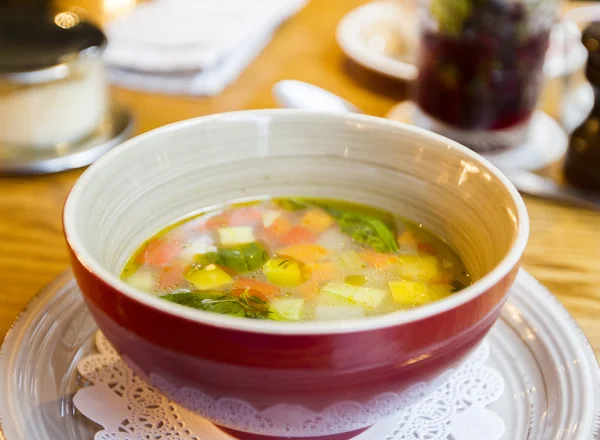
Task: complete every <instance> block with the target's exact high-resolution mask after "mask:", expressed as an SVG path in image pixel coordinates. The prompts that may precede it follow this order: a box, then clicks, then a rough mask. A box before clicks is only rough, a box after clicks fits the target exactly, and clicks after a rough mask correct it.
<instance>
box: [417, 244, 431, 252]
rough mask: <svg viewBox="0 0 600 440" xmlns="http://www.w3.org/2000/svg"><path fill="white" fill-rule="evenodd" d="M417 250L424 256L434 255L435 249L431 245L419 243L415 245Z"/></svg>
mask: <svg viewBox="0 0 600 440" xmlns="http://www.w3.org/2000/svg"><path fill="white" fill-rule="evenodd" d="M417 249H419V251H421V252H425V253H426V254H435V248H434V247H433V245H432V244H431V243H419V244H418V245H417Z"/></svg>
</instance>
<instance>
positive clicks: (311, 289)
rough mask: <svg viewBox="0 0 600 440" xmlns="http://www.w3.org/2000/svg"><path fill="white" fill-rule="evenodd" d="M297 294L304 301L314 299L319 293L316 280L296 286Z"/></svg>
mask: <svg viewBox="0 0 600 440" xmlns="http://www.w3.org/2000/svg"><path fill="white" fill-rule="evenodd" d="M298 292H299V293H300V295H302V296H303V297H304V299H307V300H311V299H314V298H316V296H317V295H318V293H319V282H318V281H317V280H309V281H307V282H306V283H304V284H301V285H299V286H298Z"/></svg>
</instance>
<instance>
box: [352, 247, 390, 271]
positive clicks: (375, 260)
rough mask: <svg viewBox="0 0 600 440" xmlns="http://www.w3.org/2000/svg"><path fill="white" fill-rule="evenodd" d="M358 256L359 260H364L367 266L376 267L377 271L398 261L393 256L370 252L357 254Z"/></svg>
mask: <svg viewBox="0 0 600 440" xmlns="http://www.w3.org/2000/svg"><path fill="white" fill-rule="evenodd" d="M358 255H359V256H360V258H362V259H363V260H365V261H366V262H367V264H368V265H369V266H371V267H376V268H378V269H381V268H383V267H387V266H389V265H390V264H394V263H395V262H397V261H398V259H397V258H396V256H395V255H391V254H384V253H381V252H375V251H372V250H365V251H362V252H359V254H358Z"/></svg>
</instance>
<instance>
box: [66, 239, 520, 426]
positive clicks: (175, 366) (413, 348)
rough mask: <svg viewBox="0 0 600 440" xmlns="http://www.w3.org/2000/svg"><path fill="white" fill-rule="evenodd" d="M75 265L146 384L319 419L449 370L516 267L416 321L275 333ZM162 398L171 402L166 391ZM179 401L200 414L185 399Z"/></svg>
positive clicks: (108, 329)
mask: <svg viewBox="0 0 600 440" xmlns="http://www.w3.org/2000/svg"><path fill="white" fill-rule="evenodd" d="M71 258H72V265H73V269H74V273H75V277H76V279H77V282H78V284H79V286H80V288H81V291H82V293H83V296H84V298H85V300H86V303H87V306H88V308H89V309H90V311H91V313H92V315H93V316H94V319H95V320H96V322H97V323H98V325H99V327H100V329H101V330H102V331H103V332H104V333H105V335H106V336H107V338H108V339H109V340H110V341H111V342H112V343H113V344H114V345H115V347H116V349H117V350H118V352H119V353H121V354H122V356H123V357H124V358H125V359H126V360H127V361H128V363H129V364H130V365H131V366H132V368H133V369H134V371H136V372H138V373H139V374H141V375H142V377H146V378H148V377H150V375H157V376H160V377H161V378H163V379H165V380H166V381H168V383H170V384H172V385H174V386H175V387H177V388H179V387H191V388H193V389H197V390H201V391H202V392H203V393H206V394H208V395H210V396H212V397H213V398H220V397H235V398H238V399H241V400H243V401H246V402H248V403H249V404H251V405H252V406H253V407H255V408H256V409H259V410H260V409H264V408H268V407H271V406H273V405H278V404H282V403H286V404H295V405H302V406H303V407H306V408H308V409H310V410H312V411H316V412H318V411H321V410H323V409H324V408H326V407H328V406H330V405H334V404H336V403H338V402H343V401H355V402H367V401H369V400H370V399H373V398H375V397H377V396H379V395H381V394H384V393H389V392H394V393H402V392H403V391H405V390H406V389H408V388H410V387H412V386H414V385H415V384H418V383H421V382H425V383H427V382H428V381H431V380H432V378H435V377H436V376H438V375H440V374H442V373H443V372H444V371H445V370H448V369H449V368H452V367H453V366H455V365H456V364H457V363H458V362H460V361H461V360H463V359H464V358H465V356H466V355H467V354H468V353H469V352H470V351H471V350H473V348H474V347H476V345H477V344H478V343H479V342H480V341H481V340H482V338H483V337H484V336H485V335H486V333H487V332H488V330H489V329H490V328H491V326H492V325H493V324H494V322H495V320H496V319H497V317H498V315H499V313H500V309H501V306H502V304H503V303H504V301H505V299H506V297H507V293H508V290H509V288H510V286H511V285H512V283H513V281H514V278H515V276H516V273H517V267H513V268H512V270H510V271H509V273H508V274H507V275H506V276H505V277H504V278H503V279H502V280H501V281H500V282H498V283H497V284H495V285H494V286H492V287H491V288H490V289H489V290H487V291H486V292H484V293H483V294H481V295H478V296H477V297H475V298H474V299H472V300H471V301H469V302H466V303H464V304H462V305H460V306H459V307H457V308H454V309H451V310H448V311H446V312H444V313H441V314H438V315H435V316H432V317H429V318H425V319H422V320H419V321H415V322H409V323H405V324H400V325H397V326H395V327H390V328H384V329H378V330H372V331H360V332H353V333H339V334H319V335H277V334H263V333H253V332H244V331H239V330H228V329H223V328H217V327H213V326H210V325H206V324H202V323H199V322H194V321H189V320H187V319H183V318H181V317H178V316H174V315H172V314H169V313H165V312H163V311H161V310H158V309H155V308H152V307H149V306H147V305H144V304H142V303H140V302H137V301H135V300H133V299H131V298H129V297H128V296H126V295H124V294H123V293H122V292H120V291H118V290H117V289H115V288H113V287H111V286H110V285H108V284H107V283H105V282H104V281H103V280H102V279H101V278H100V277H99V276H97V275H96V274H94V273H92V272H91V271H89V270H88V269H87V268H86V267H85V265H84V264H82V262H81V261H79V259H78V258H77V256H76V255H75V254H74V252H73V251H72V250H71ZM155 385H157V384H155ZM159 387H160V385H159ZM161 391H163V392H165V393H167V394H171V395H170V397H172V398H174V399H176V400H177V396H176V395H172V393H170V392H169V389H162V390H161ZM178 403H181V404H182V405H184V406H188V407H189V409H190V410H192V411H196V412H200V413H202V409H201V408H194V407H190V406H193V405H190V403H189V402H186V401H181V400H180V401H179V402H178ZM215 422H217V423H219V424H221V425H227V423H226V422H224V421H223V420H215ZM229 427H230V428H237V427H236V426H229Z"/></svg>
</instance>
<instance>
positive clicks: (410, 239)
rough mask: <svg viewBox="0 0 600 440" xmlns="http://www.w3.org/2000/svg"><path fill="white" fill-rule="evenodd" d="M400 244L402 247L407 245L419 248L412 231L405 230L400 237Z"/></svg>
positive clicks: (407, 246)
mask: <svg viewBox="0 0 600 440" xmlns="http://www.w3.org/2000/svg"><path fill="white" fill-rule="evenodd" d="M398 244H399V245H400V247H401V248H402V247H406V248H411V249H417V246H418V245H417V240H415V236H414V235H413V233H412V232H410V231H404V232H403V233H402V234H401V235H400V236H399V237H398Z"/></svg>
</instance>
